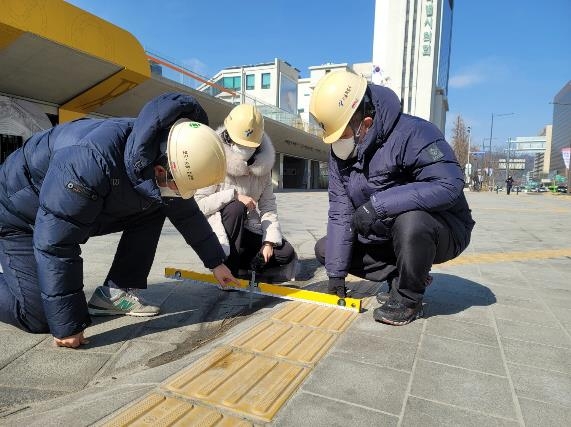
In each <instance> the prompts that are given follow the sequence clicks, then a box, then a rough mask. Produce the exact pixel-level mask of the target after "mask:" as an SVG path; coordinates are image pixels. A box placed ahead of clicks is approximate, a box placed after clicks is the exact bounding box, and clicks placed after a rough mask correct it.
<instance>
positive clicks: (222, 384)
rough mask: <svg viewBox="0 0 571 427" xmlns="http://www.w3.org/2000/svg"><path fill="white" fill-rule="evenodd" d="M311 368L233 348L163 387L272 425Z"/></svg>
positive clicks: (196, 366)
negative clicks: (274, 418) (272, 421)
mask: <svg viewBox="0 0 571 427" xmlns="http://www.w3.org/2000/svg"><path fill="white" fill-rule="evenodd" d="M308 373H309V368H305V367H303V366H299V365H295V364H293V363H289V362H285V361H280V360H276V359H271V358H268V357H264V356H260V355H256V354H253V353H247V352H244V351H240V350H237V349H232V348H220V349H218V350H216V351H214V352H212V353H210V354H209V355H207V356H206V357H205V358H203V359H201V360H200V361H199V362H198V363H196V364H195V365H193V366H191V368H190V369H188V370H187V371H185V372H183V373H181V374H180V375H179V376H177V377H176V378H174V379H173V380H172V381H170V382H168V383H167V384H166V385H165V386H164V387H165V388H166V389H167V390H169V391H171V392H173V393H176V394H178V395H181V396H185V397H187V398H190V399H193V400H200V401H201V402H206V403H208V404H209V405H213V406H217V407H222V408H225V409H228V410H231V411H233V412H237V413H239V414H240V415H245V416H249V417H254V418H257V419H260V420H262V421H271V420H272V418H273V417H274V416H275V414H276V412H277V411H278V410H279V409H280V408H281V407H282V405H283V404H284V403H285V402H286V401H287V400H288V399H289V397H290V396H291V395H292V394H293V393H294V392H295V391H296V390H297V389H298V387H299V385H300V384H301V383H302V381H303V380H304V379H305V377H306V376H307V375H308Z"/></svg>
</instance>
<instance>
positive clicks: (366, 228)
mask: <svg viewBox="0 0 571 427" xmlns="http://www.w3.org/2000/svg"><path fill="white" fill-rule="evenodd" d="M378 219H379V217H378V215H377V213H376V212H375V208H373V204H372V203H371V202H370V201H369V202H367V203H365V204H364V205H362V206H360V207H359V208H358V209H357V210H356V211H355V213H354V214H353V220H352V221H351V226H352V228H353V230H354V231H356V232H357V233H358V234H360V235H361V236H368V235H369V234H370V233H371V228H372V227H373V224H374V223H375V221H377V220H378Z"/></svg>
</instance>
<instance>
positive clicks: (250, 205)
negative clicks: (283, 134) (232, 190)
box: [238, 194, 256, 211]
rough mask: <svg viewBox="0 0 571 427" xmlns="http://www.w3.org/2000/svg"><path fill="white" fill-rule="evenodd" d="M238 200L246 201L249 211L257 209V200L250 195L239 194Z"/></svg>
mask: <svg viewBox="0 0 571 427" xmlns="http://www.w3.org/2000/svg"><path fill="white" fill-rule="evenodd" d="M238 201H240V202H242V203H244V204H245V205H246V209H248V210H249V211H251V210H253V209H256V201H255V200H254V199H252V198H251V197H250V196H245V195H243V194H238Z"/></svg>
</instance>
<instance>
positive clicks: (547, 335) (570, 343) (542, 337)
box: [497, 319, 571, 348]
mask: <svg viewBox="0 0 571 427" xmlns="http://www.w3.org/2000/svg"><path fill="white" fill-rule="evenodd" d="M497 323H498V330H499V333H500V336H501V337H502V338H513V339H517V340H521V341H528V342H534V343H538V344H546V345H552V346H555V347H565V348H571V340H570V339H569V338H568V337H567V335H565V332H564V331H563V329H561V327H557V328H548V327H545V326H539V325H535V326H533V327H530V325H528V324H525V323H517V322H512V321H511V320H503V319H498V322H497Z"/></svg>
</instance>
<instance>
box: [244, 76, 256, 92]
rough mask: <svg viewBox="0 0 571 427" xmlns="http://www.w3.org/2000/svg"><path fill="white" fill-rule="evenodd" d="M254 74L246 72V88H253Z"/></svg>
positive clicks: (254, 83)
mask: <svg viewBox="0 0 571 427" xmlns="http://www.w3.org/2000/svg"><path fill="white" fill-rule="evenodd" d="M255 77H256V76H255V75H254V74H246V90H254V87H255V85H256V79H255Z"/></svg>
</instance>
